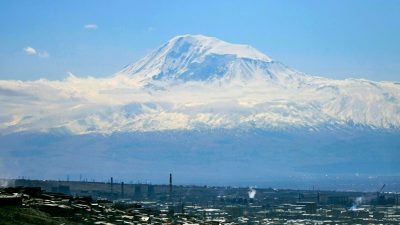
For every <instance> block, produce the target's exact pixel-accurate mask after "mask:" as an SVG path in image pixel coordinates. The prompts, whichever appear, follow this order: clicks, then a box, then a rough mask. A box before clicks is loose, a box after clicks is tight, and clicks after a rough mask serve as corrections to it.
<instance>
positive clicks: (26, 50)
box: [24, 46, 37, 55]
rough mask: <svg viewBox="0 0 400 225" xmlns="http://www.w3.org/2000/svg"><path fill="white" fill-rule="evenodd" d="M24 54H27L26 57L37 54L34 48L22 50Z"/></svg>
mask: <svg viewBox="0 0 400 225" xmlns="http://www.w3.org/2000/svg"><path fill="white" fill-rule="evenodd" d="M24 52H25V53H26V54H28V55H36V54H37V51H36V49H34V48H32V47H29V46H28V47H26V48H24Z"/></svg>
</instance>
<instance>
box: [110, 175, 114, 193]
mask: <svg viewBox="0 0 400 225" xmlns="http://www.w3.org/2000/svg"><path fill="white" fill-rule="evenodd" d="M113 184H114V180H113V178H112V177H111V179H110V189H111V192H113V191H114V190H113Z"/></svg>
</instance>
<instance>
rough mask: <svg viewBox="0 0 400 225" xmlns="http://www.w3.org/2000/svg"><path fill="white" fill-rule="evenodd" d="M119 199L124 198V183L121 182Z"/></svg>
mask: <svg viewBox="0 0 400 225" xmlns="http://www.w3.org/2000/svg"><path fill="white" fill-rule="evenodd" d="M121 197H124V182H121Z"/></svg>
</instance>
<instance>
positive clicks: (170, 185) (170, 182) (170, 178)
mask: <svg viewBox="0 0 400 225" xmlns="http://www.w3.org/2000/svg"><path fill="white" fill-rule="evenodd" d="M171 195H172V173H170V174H169V196H170V197H171Z"/></svg>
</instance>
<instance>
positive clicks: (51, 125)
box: [0, 35, 400, 134]
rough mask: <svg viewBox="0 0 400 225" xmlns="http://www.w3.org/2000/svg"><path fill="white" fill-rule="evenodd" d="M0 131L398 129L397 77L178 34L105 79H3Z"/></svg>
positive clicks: (399, 94) (399, 89) (399, 96)
mask: <svg viewBox="0 0 400 225" xmlns="http://www.w3.org/2000/svg"><path fill="white" fill-rule="evenodd" d="M0 108H2V109H6V110H1V111H0V132H1V133H13V132H20V131H67V132H72V133H77V134H82V133H113V132H133V131H161V130H199V129H210V128H232V129H234V128H240V129H248V128H261V129H293V128H307V129H313V130H318V129H321V128H326V129H338V128H340V127H346V126H362V127H370V128H382V129H399V128H400V84H398V83H394V82H373V81H368V80H356V79H346V80H332V79H327V78H323V77H315V76H310V75H306V74H303V73H300V72H298V71H296V70H293V69H291V68H289V67H287V66H285V65H283V64H282V63H279V62H276V61H274V60H272V59H271V58H270V57H268V56H267V55H265V54H263V53H261V52H259V51H258V50H256V49H254V48H252V47H250V46H247V45H236V44H230V43H227V42H224V41H221V40H218V39H217V38H212V37H205V36H202V35H183V36H177V37H175V38H173V39H171V40H170V41H169V42H168V43H166V44H165V45H163V46H161V47H160V48H158V49H157V50H155V51H153V52H152V53H150V54H149V55H147V56H145V57H144V58H143V59H141V60H139V61H138V62H136V63H134V64H132V65H129V66H127V67H125V68H124V69H123V70H121V71H120V72H118V73H116V74H114V75H113V76H110V77H109V78H102V79H99V78H92V77H88V78H78V77H76V76H74V75H70V76H69V77H68V78H66V79H65V80H63V81H49V80H37V81H26V82H22V81H5V80H3V81H0Z"/></svg>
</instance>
